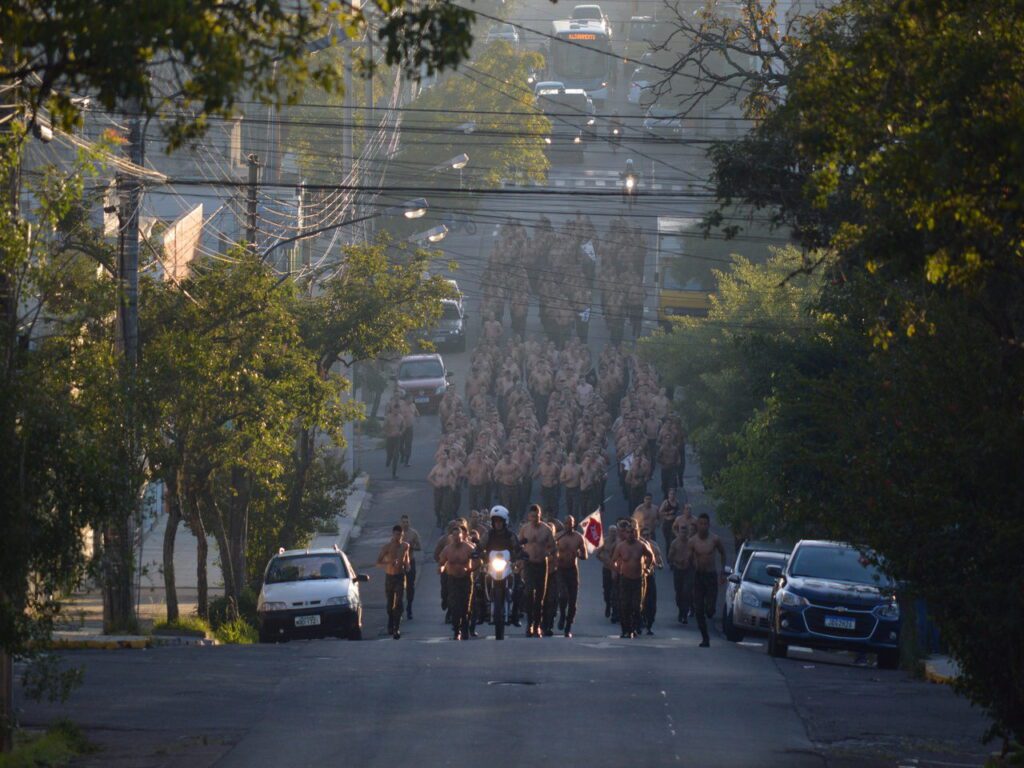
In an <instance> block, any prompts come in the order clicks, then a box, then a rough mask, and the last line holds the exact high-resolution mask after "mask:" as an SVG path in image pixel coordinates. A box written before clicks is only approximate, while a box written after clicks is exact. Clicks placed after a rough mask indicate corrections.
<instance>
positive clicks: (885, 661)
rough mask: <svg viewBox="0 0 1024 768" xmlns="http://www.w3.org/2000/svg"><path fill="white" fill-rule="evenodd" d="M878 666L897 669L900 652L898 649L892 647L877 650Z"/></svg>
mask: <svg viewBox="0 0 1024 768" xmlns="http://www.w3.org/2000/svg"><path fill="white" fill-rule="evenodd" d="M878 668H879V669H899V668H900V652H899V650H897V649H895V648H892V649H888V650H884V651H879V652H878Z"/></svg>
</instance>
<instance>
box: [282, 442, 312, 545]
mask: <svg viewBox="0 0 1024 768" xmlns="http://www.w3.org/2000/svg"><path fill="white" fill-rule="evenodd" d="M313 442H314V440H313V433H312V430H309V429H300V430H299V434H298V436H297V439H296V441H295V454H294V456H293V458H294V462H295V476H294V477H293V478H292V487H291V491H290V492H289V494H288V512H287V514H286V515H285V519H284V525H282V526H281V541H280V546H282V547H291V546H293V545H294V544H295V539H296V536H297V531H298V526H299V520H301V519H302V499H303V498H304V497H305V495H306V482H307V481H308V479H309V470H310V468H311V467H312V466H313Z"/></svg>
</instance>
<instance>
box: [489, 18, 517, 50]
mask: <svg viewBox="0 0 1024 768" xmlns="http://www.w3.org/2000/svg"><path fill="white" fill-rule="evenodd" d="M495 40H504V41H505V42H506V43H509V44H511V46H512V47H513V48H516V49H518V48H519V31H518V30H517V29H516V28H515V27H513V26H512V25H511V24H505V23H498V24H495V25H494V26H493V27H491V28H490V29H489V30H488V31H487V35H486V36H485V37H484V42H485V43H493V42H494V41H495Z"/></svg>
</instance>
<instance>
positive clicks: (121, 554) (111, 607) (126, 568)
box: [102, 513, 138, 635]
mask: <svg viewBox="0 0 1024 768" xmlns="http://www.w3.org/2000/svg"><path fill="white" fill-rule="evenodd" d="M119 517H120V519H117V520H114V521H113V522H112V523H111V524H110V525H109V526H108V527H107V529H106V530H105V531H104V532H103V537H102V538H103V560H102V562H103V568H102V578H103V587H102V589H103V633H104V634H107V635H115V634H118V633H122V632H124V633H129V634H132V633H134V632H136V631H137V629H138V627H137V622H136V621H135V604H134V600H133V599H132V597H133V595H132V592H133V590H132V571H133V570H134V569H133V567H132V566H133V565H134V560H135V552H134V546H133V544H132V538H133V537H132V535H131V528H132V526H131V519H130V513H124V514H120V516H119Z"/></svg>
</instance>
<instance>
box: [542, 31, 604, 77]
mask: <svg viewBox="0 0 1024 768" xmlns="http://www.w3.org/2000/svg"><path fill="white" fill-rule="evenodd" d="M584 45H586V46H587V47H583V46H584ZM551 56H552V65H553V66H552V72H553V74H555V75H556V76H557V77H558V79H560V80H565V79H568V80H602V79H604V78H606V77H607V76H608V74H607V73H608V72H609V70H610V66H611V64H610V63H611V61H612V58H613V57H612V55H611V52H610V51H609V50H608V40H607V39H605V38H603V37H600V38H598V39H597V40H595V41H594V42H593V43H591V42H589V41H588V42H585V43H584V42H579V43H577V42H576V41H573V42H569V41H562V40H552V41H551Z"/></svg>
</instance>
